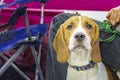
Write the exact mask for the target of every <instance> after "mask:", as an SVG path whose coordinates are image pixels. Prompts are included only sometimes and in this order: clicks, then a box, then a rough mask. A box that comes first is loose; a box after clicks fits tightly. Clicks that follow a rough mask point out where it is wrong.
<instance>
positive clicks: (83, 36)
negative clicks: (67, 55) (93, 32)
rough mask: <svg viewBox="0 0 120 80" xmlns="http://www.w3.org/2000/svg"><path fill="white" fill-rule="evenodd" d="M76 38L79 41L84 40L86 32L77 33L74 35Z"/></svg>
mask: <svg viewBox="0 0 120 80" xmlns="http://www.w3.org/2000/svg"><path fill="white" fill-rule="evenodd" d="M74 38H75V40H77V41H82V40H84V38H85V34H83V33H77V34H76V35H74Z"/></svg>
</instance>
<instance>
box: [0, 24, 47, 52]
mask: <svg viewBox="0 0 120 80" xmlns="http://www.w3.org/2000/svg"><path fill="white" fill-rule="evenodd" d="M46 31H47V24H37V25H32V26H30V32H31V36H37V35H38V33H40V34H41V35H42V36H44V35H45V33H46ZM7 36H9V37H11V38H10V39H5V40H2V41H0V52H3V51H6V50H9V49H12V48H14V47H16V46H17V45H18V44H20V43H22V42H23V41H24V39H25V38H26V37H27V34H26V28H20V29H16V30H11V31H9V32H8V33H7ZM4 38H6V37H4ZM33 44H34V43H33Z"/></svg>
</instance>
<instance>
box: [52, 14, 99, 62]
mask: <svg viewBox="0 0 120 80" xmlns="http://www.w3.org/2000/svg"><path fill="white" fill-rule="evenodd" d="M53 46H54V49H55V51H56V53H57V60H58V61H59V62H61V63H65V62H67V60H68V58H69V52H70V51H77V50H78V51H79V49H84V50H86V51H90V55H91V59H92V61H94V62H100V61H101V56H100V50H99V29H98V25H97V24H96V23H95V22H94V21H93V20H91V19H90V18H88V17H86V16H73V17H71V18H69V19H68V20H66V21H65V22H64V23H63V24H62V25H61V26H60V28H59V29H58V31H57V33H56V36H55V38H54V41H53Z"/></svg>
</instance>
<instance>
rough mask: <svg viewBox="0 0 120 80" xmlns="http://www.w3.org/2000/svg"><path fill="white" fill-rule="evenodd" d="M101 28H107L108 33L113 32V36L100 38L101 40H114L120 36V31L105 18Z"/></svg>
mask: <svg viewBox="0 0 120 80" xmlns="http://www.w3.org/2000/svg"><path fill="white" fill-rule="evenodd" d="M99 29H100V30H101V29H105V32H106V33H108V34H111V36H110V37H109V38H106V39H102V38H100V41H101V42H108V43H109V42H112V41H113V40H115V39H116V38H117V37H118V36H120V32H118V31H117V30H115V29H113V28H112V25H111V24H110V23H108V22H107V21H106V20H104V21H103V22H102V24H101V25H99Z"/></svg>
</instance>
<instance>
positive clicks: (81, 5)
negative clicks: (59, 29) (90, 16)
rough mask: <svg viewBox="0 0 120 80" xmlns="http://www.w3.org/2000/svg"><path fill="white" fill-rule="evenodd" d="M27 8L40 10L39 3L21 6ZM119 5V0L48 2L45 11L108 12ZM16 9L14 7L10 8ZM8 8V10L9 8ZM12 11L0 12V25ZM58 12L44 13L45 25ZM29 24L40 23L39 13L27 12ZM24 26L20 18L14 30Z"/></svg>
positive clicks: (8, 0)
mask: <svg viewBox="0 0 120 80" xmlns="http://www.w3.org/2000/svg"><path fill="white" fill-rule="evenodd" d="M12 1H14V0H5V1H4V2H5V3H10V2H12ZM23 5H26V6H27V7H28V9H30V8H32V9H40V7H41V4H40V3H39V2H30V3H28V4H23ZM119 5H120V0H50V1H49V2H48V3H46V5H45V9H56V10H97V11H98V10H99V11H108V10H110V9H111V8H114V7H116V6H119ZM10 7H12V8H16V5H14V6H10ZM10 7H8V8H10ZM12 12H13V11H12V10H4V9H3V10H2V12H1V13H2V14H1V16H2V18H1V19H0V24H2V23H5V22H7V21H8V19H9V17H10V15H11V13H12ZM59 13H60V12H45V20H44V22H45V23H48V24H49V23H50V21H51V18H52V17H53V16H55V15H57V14H59ZM28 15H29V21H30V24H37V23H39V22H40V11H28ZM21 26H24V24H23V18H20V19H19V20H18V21H17V23H16V25H15V28H18V27H21Z"/></svg>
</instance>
